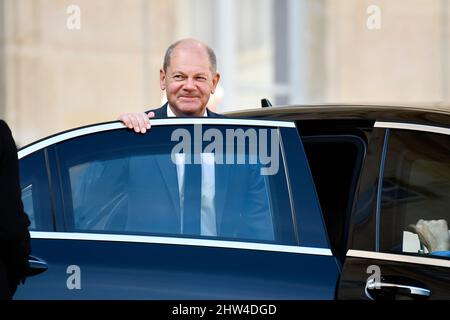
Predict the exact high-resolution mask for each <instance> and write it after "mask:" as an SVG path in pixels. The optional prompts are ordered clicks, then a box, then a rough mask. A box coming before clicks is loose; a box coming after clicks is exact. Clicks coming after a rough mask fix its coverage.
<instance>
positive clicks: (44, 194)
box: [19, 151, 53, 231]
mask: <svg viewBox="0 0 450 320" xmlns="http://www.w3.org/2000/svg"><path fill="white" fill-rule="evenodd" d="M19 166H20V168H19V170H20V171H19V172H20V187H21V189H22V202H23V206H24V210H25V213H26V214H27V215H28V218H29V219H30V222H31V225H30V228H29V229H30V230H39V231H53V223H52V220H53V219H52V216H53V212H52V208H51V202H50V193H49V184H48V178H47V170H46V166H45V157H44V151H38V152H35V153H33V154H30V155H28V156H25V157H24V158H22V159H20V161H19Z"/></svg>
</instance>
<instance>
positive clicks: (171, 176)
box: [150, 154, 180, 218]
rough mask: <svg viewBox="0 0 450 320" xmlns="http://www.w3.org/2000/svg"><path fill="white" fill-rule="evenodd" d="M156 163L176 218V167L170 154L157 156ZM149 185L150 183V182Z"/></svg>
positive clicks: (177, 202)
mask: <svg viewBox="0 0 450 320" xmlns="http://www.w3.org/2000/svg"><path fill="white" fill-rule="evenodd" d="M156 163H157V164H158V167H159V170H160V173H161V175H162V177H163V179H164V182H165V183H166V188H167V190H168V191H169V194H170V198H171V199H172V204H173V206H174V208H175V210H176V212H177V215H178V218H179V217H180V194H179V189H178V177H177V167H176V165H175V164H174V163H173V162H172V159H171V158H170V154H168V155H159V156H157V157H156ZM150 183H151V182H150Z"/></svg>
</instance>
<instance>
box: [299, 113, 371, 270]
mask: <svg viewBox="0 0 450 320" xmlns="http://www.w3.org/2000/svg"><path fill="white" fill-rule="evenodd" d="M326 122H327V121H322V122H320V121H302V122H300V123H297V127H298V128H299V132H300V134H301V136H302V141H303V145H304V148H305V152H306V155H307V157H308V161H309V165H310V169H311V173H312V176H313V179H314V182H315V185H316V191H317V194H318V197H319V201H320V205H321V209H322V212H323V216H324V219H325V225H326V228H327V231H328V237H329V242H330V247H331V250H332V252H333V254H334V255H335V256H336V257H337V258H338V261H339V262H340V263H341V264H342V263H343V260H344V257H345V251H346V243H347V236H348V228H349V221H350V214H351V209H352V204H353V197H354V193H355V189H356V183H357V181H358V177H359V173H360V170H361V167H362V163H363V159H364V155H365V153H366V149H367V148H366V147H367V141H366V136H365V134H364V133H363V132H362V131H361V130H360V129H357V128H358V126H359V125H360V124H356V123H348V122H343V123H342V125H337V126H336V125H330V124H327V123H326ZM362 125H364V123H363V124H362ZM368 127H370V126H368Z"/></svg>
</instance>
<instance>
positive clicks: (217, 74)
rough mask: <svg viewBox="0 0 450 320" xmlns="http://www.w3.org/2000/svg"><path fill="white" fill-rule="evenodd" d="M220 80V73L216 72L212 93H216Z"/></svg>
mask: <svg viewBox="0 0 450 320" xmlns="http://www.w3.org/2000/svg"><path fill="white" fill-rule="evenodd" d="M219 80H220V73H216V74H215V75H214V77H213V79H212V82H213V86H212V89H211V93H212V94H214V92H215V91H216V88H217V84H218V83H219Z"/></svg>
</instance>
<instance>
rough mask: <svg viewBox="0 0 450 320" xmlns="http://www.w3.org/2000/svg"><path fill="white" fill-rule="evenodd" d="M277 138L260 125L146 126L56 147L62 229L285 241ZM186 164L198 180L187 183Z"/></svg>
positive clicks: (288, 228)
mask: <svg viewBox="0 0 450 320" xmlns="http://www.w3.org/2000/svg"><path fill="white" fill-rule="evenodd" d="M198 130H200V131H198ZM278 136H279V132H278V130H277V128H265V127H248V126H217V127H214V126H208V125H204V126H203V127H202V126H193V125H186V126H153V127H152V129H151V132H149V133H148V134H145V135H140V134H135V133H134V132H132V131H129V130H126V129H121V130H112V131H107V132H99V133H94V134H90V135H86V136H81V137H78V138H76V139H73V140H70V141H66V142H64V143H61V144H60V145H58V146H57V154H58V159H59V163H60V170H61V172H60V173H61V180H62V186H63V198H64V206H65V207H64V209H65V220H66V227H67V230H68V231H77V232H102V233H127V234H146V235H165V236H176V237H206V238H215V239H216V238H220V239H228V240H241V241H242V240H245V241H263V242H271V243H283V244H285V243H292V242H293V230H292V229H293V227H292V221H291V223H286V219H288V220H289V219H292V212H291V208H290V201H289V195H288V192H287V185H286V177H285V171H284V169H283V165H284V164H283V159H282V157H281V156H279V155H280V153H279V150H280V145H279V141H278V140H277V139H278ZM198 139H200V140H198ZM221 139H223V141H219V140H221ZM198 141H200V142H199V144H198ZM231 141H234V142H233V143H232V145H233V147H230V142H231ZM196 143H197V144H196ZM187 144H189V150H190V151H192V152H188V151H187V150H188V148H185V147H186V146H187ZM197 147H199V150H194V148H197ZM196 151H199V152H197V153H196ZM276 154H278V156H276ZM190 156H192V158H191V157H190ZM195 157H198V158H195ZM189 160H193V161H189ZM190 162H194V163H193V164H190ZM200 163H201V165H200ZM194 167H197V168H194ZM191 168H194V169H193V170H194V171H195V170H197V173H199V172H201V173H200V176H201V177H202V178H201V180H200V176H199V175H197V177H198V178H193V179H191V178H188V177H190V175H191V172H192V171H193V170H191ZM190 179H191V180H190ZM199 180H200V181H199ZM191 182H194V184H196V185H197V186H194V184H192V183H191ZM193 190H196V191H198V192H197V193H198V195H201V198H197V197H192V193H195V192H191V191H193ZM190 197H192V198H193V199H199V200H200V201H199V202H198V203H197V204H196V208H198V209H200V211H199V212H197V211H196V212H197V213H193V212H191V211H194V209H192V208H194V207H195V206H193V205H191V202H189V201H191V200H189V199H190Z"/></svg>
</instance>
